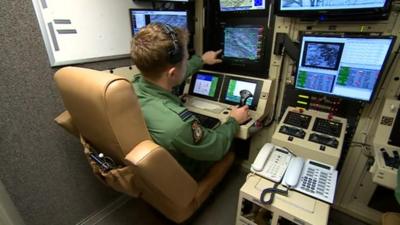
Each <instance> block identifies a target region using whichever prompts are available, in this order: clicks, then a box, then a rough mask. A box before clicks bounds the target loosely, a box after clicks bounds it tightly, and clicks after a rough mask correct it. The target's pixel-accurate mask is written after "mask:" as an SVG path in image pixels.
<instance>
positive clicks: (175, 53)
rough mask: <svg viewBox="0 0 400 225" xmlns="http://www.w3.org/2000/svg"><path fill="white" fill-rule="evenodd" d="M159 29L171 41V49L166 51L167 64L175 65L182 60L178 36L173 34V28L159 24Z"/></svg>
mask: <svg viewBox="0 0 400 225" xmlns="http://www.w3.org/2000/svg"><path fill="white" fill-rule="evenodd" d="M159 25H160V26H161V29H162V30H163V31H164V33H165V34H167V35H168V36H169V37H170V39H171V40H172V44H173V47H172V48H170V49H168V62H169V63H171V64H173V65H174V64H177V63H179V62H180V61H182V59H183V51H182V47H181V46H180V45H179V41H178V34H177V33H176V32H175V30H174V28H173V27H172V26H171V25H169V24H163V23H160V24H159Z"/></svg>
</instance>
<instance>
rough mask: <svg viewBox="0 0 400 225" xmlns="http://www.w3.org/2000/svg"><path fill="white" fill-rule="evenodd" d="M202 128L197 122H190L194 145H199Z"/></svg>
mask: <svg viewBox="0 0 400 225" xmlns="http://www.w3.org/2000/svg"><path fill="white" fill-rule="evenodd" d="M203 134H204V132H203V128H201V125H200V123H199V121H197V120H193V122H192V135H193V142H194V143H195V144H197V143H199V142H200V141H201V139H202V138H203Z"/></svg>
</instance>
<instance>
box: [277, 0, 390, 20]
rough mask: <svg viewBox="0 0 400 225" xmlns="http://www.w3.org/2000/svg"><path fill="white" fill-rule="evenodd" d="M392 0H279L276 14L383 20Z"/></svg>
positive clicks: (326, 18)
mask: <svg viewBox="0 0 400 225" xmlns="http://www.w3.org/2000/svg"><path fill="white" fill-rule="evenodd" d="M390 2H391V0H307V1H303V0H300V1H297V0H277V1H276V4H275V8H276V10H275V11H276V14H277V15H279V16H293V17H300V18H315V19H318V20H321V21H324V20H381V19H387V18H388V17H389V8H390Z"/></svg>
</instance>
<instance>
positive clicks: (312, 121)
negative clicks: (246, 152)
mask: <svg viewBox="0 0 400 225" xmlns="http://www.w3.org/2000/svg"><path fill="white" fill-rule="evenodd" d="M346 126H347V120H346V119H345V118H341V117H336V116H331V115H330V114H328V113H324V112H319V111H315V110H303V109H298V108H294V107H288V108H287V109H286V111H285V113H284V115H283V117H282V119H281V121H280V123H279V125H278V127H277V129H276V131H275V133H274V135H273V136H272V143H274V144H276V145H280V146H282V147H286V148H288V149H290V150H292V151H293V152H294V153H295V154H296V155H298V156H301V157H304V158H309V159H314V160H317V161H320V162H323V163H326V164H328V165H331V166H334V167H336V166H337V164H338V162H339V158H340V155H341V152H342V146H343V141H344V136H345V129H346Z"/></svg>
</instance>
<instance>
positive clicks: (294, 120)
mask: <svg viewBox="0 0 400 225" xmlns="http://www.w3.org/2000/svg"><path fill="white" fill-rule="evenodd" d="M310 121H311V116H309V115H304V114H301V113H296V112H291V111H289V112H288V114H287V115H286V118H285V120H284V121H283V123H286V124H289V125H292V126H295V127H300V128H303V129H307V128H308V125H309V124H310Z"/></svg>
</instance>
